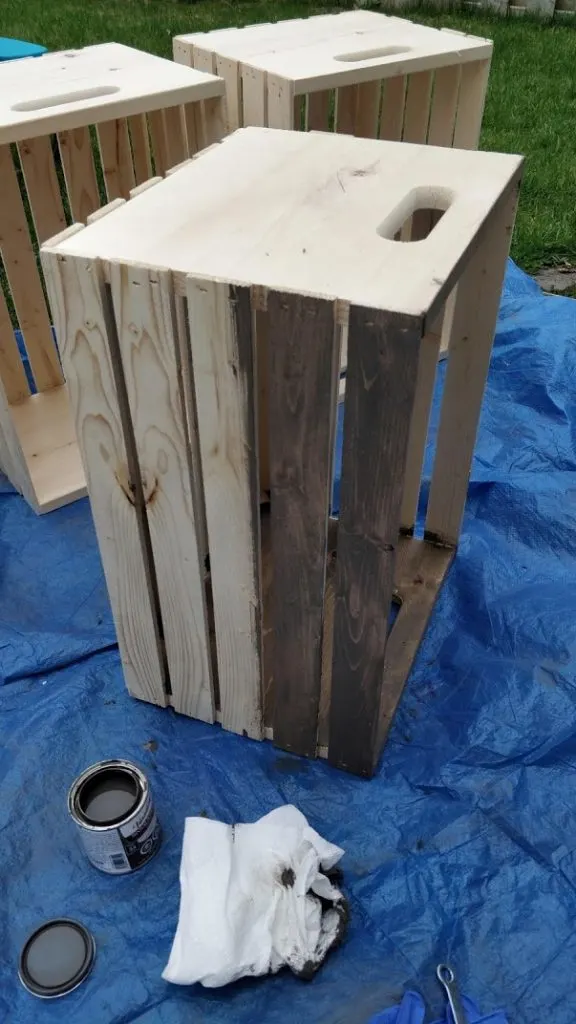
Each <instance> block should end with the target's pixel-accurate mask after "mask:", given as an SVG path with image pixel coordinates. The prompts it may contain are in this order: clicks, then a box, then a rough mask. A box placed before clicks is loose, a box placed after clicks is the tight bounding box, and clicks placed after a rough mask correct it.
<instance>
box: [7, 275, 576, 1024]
mask: <svg viewBox="0 0 576 1024" xmlns="http://www.w3.org/2000/svg"><path fill="white" fill-rule="evenodd" d="M575 382H576V302H575V301H574V300H571V299H563V298H552V297H544V296H542V295H541V293H540V291H539V289H538V288H537V286H536V285H535V284H534V282H533V281H531V280H530V279H529V278H527V277H525V275H523V274H522V273H521V272H520V271H519V270H517V269H516V268H515V267H513V266H510V268H509V272H508V276H507V282H506V291H505V296H504V301H503V304H502V309H501V313H500V321H499V329H498V336H497V340H496V347H495V351H494V356H493V361H492V368H491V373H490V379H489V383H488V388H487V393H486V400H485V404H484V412H483V416H482V423H481V429H480V437H479V442H478V446H477V451H476V456H475V459H474V465H473V470H472V481H471V485H470V493H469V501H468V508H467V513H466V517H465V522H464V532H463V536H462V542H461V545H460V550H459V554H458V557H457V559H456V561H455V563H454V566H453V568H452V570H451V572H450V575H449V578H448V580H447V582H446V585H445V587H444V589H443V591H442V595H441V597H440V600H439V603H438V605H437V607H436V610H435V612H434V615H433V617H432V621H431V623H430V627H429V629H428V631H427V634H426V637H425V640H424V642H423V645H422V648H421V651H420V654H419V656H418V659H417V662H416V666H415V668H414V671H413V672H412V675H411V677H410V680H409V682H408V685H407V687H406V691H405V693H404V697H403V699H402V702H401V704H400V707H399V709H398V713H397V714H396V717H395V720H394V723H393V727H392V730H391V733H390V737H389V740H388V743H387V745H386V748H385V750H384V754H383V757H382V760H381V764H380V767H379V771H378V774H377V775H376V777H375V778H374V779H373V780H372V781H370V782H366V781H364V780H361V779H357V778H353V777H351V776H348V775H346V774H345V773H343V772H338V771H334V770H332V769H331V768H330V767H329V766H328V765H326V764H325V763H323V762H321V761H305V760H301V759H299V758H294V757H290V756H288V755H286V754H283V753H282V752H281V751H279V750H275V749H274V748H273V747H272V746H271V745H270V744H269V743H254V742H251V741H249V740H245V739H242V738H241V737H236V736H233V735H231V734H230V733H225V732H223V731H222V730H221V729H219V728H218V727H210V726H206V725H202V724H201V723H198V722H194V721H192V720H190V719H186V718H183V717H181V716H178V715H176V714H174V713H173V712H172V711H168V710H162V709H159V708H155V707H153V706H151V705H146V704H143V703H140V702H138V701H134V700H132V699H131V698H130V697H129V696H128V694H127V693H126V691H125V688H124V683H123V680H122V673H121V668H120V663H119V658H118V652H117V649H116V647H115V641H114V630H113V625H112V620H111V617H110V611H109V607H108V601H107V597H106V588H105V585H104V580H103V577H102V571H101V566H100V561H99V556H98V550H97V546H96V541H95V538H94V533H93V528H92V523H91V519H90V510H89V506H88V503H87V502H86V501H82V502H78V503H76V504H75V505H71V506H69V507H68V508H63V509H60V510H59V511H57V512H53V513H50V515H48V516H44V517H42V518H37V517H36V516H35V515H34V514H33V513H32V512H31V510H30V509H29V508H28V507H27V506H26V504H25V502H24V501H22V499H20V498H19V497H18V496H16V495H14V493H13V492H12V491H11V489H10V487H9V485H8V484H7V483H4V486H3V488H0V682H1V683H3V685H0V866H1V878H2V896H1V899H0V949H1V950H2V956H0V1020H1V1021H7V1022H8V1021H9V1022H10V1024H38V1021H39V1020H40V1019H41V1021H42V1024H56V1022H58V1024H60V1022H61V1021H62V1020H65V1021H66V1024H128V1022H130V1024H189V1022H190V1021H202V1022H203V1024H255V1022H256V1021H262V1022H265V1024H366V1022H367V1021H369V1020H370V1018H371V1017H373V1016H374V1015H375V1014H377V1013H379V1012H381V1011H382V1010H383V1009H385V1008H386V1007H393V1006H397V1005H398V1003H399V1002H400V1001H401V999H402V996H403V993H404V992H405V991H406V990H407V989H411V990H414V991H418V992H420V993H422V996H423V998H424V1001H425V1004H426V1006H427V1019H429V1020H434V1019H435V1018H437V1017H439V1016H440V1015H441V1014H443V1013H444V1012H445V1001H444V998H443V993H442V991H441V989H440V986H439V985H438V981H437V979H436V976H435V970H436V965H437V964H438V963H439V962H441V961H443V962H446V961H447V962H448V963H450V964H451V965H452V966H453V967H454V970H455V971H456V974H457V976H458V979H459V982H460V984H461V987H462V990H463V991H464V992H469V993H473V995H474V998H475V1000H477V1002H478V1005H479V1006H480V1007H481V1008H482V1012H483V1013H485V1014H489V1013H491V1012H495V1011H496V1010H497V1008H498V1007H505V1008H506V1013H507V1016H508V1018H509V1020H510V1021H511V1022H512V1021H513V1022H514V1024H542V1022H544V1021H554V1024H573V1020H574V961H575V958H576V929H575V927H574V922H575V921H576V671H575V654H576V585H575V581H576V384H575ZM436 416H437V410H436V409H435V417H436ZM428 469H429V459H428ZM109 757H125V758H128V759H130V760H134V761H136V762H138V763H139V764H140V765H141V766H142V767H143V769H144V771H145V772H146V773H147V775H148V777H149V779H150V783H151V786H152V790H153V793H154V798H155V803H156V807H157V810H158V813H159V816H160V818H161V820H162V824H163V826H164V836H165V838H164V842H163V846H162V848H161V850H160V852H159V854H158V856H157V857H156V859H155V860H154V861H152V862H151V863H150V864H149V865H147V866H146V867H144V868H143V869H142V870H141V871H139V872H137V873H135V874H134V875H133V876H128V877H122V878H111V877H110V876H107V875H103V874H101V873H99V872H98V871H96V870H95V869H93V868H91V866H90V864H88V862H87V861H86V858H85V857H84V855H83V853H82V852H81V850H80V848H79V846H78V842H77V838H76V835H75V832H74V828H73V826H72V824H71V822H70V821H69V820H68V816H67V809H66V794H67V790H68V787H69V785H70V783H71V782H72V780H73V779H74V777H75V776H76V775H77V774H78V773H79V772H80V771H81V770H82V769H83V768H85V767H86V766H87V765H89V764H91V763H93V762H94V761H97V760H99V759H101V758H109ZM289 801H292V802H293V803H295V804H296V805H297V806H298V807H300V808H301V809H302V811H303V812H304V813H305V814H306V815H307V817H308V818H309V820H310V822H311V824H312V825H313V826H314V827H315V828H316V829H318V831H319V832H320V833H322V834H323V835H325V836H326V837H327V838H329V839H330V840H332V841H333V842H336V843H339V844H340V845H341V846H343V847H344V849H345V850H346V856H345V858H344V859H343V867H344V872H345V883H346V887H347V893H348V896H349V898H350V902H351V924H350V930H349V933H348V936H347V938H346V941H345V943H344V944H343V946H342V947H341V948H340V949H339V950H337V951H336V952H335V953H334V954H332V955H331V957H330V958H329V960H328V961H327V962H326V964H325V965H324V966H323V967H322V969H321V971H320V972H319V973H318V975H317V976H316V978H315V979H314V980H313V981H312V982H311V983H309V984H306V983H304V982H301V981H299V980H298V979H296V978H293V977H291V976H290V975H288V974H282V975H279V976H278V977H276V978H267V979H263V980H258V981H254V980H250V981H246V982H241V983H239V984H237V985H233V986H231V987H230V988H229V989H227V990H225V991H214V992H210V991H204V990H201V989H186V988H177V987H172V986H170V985H168V984H166V983H165V982H163V981H162V978H161V971H162V968H163V966H164V964H165V963H166V959H167V956H168V951H169V948H170V944H171V941H172V937H173V934H174V930H175V927H176V921H177V915H178V903H179V885H178V870H179V862H180V852H181V843H182V833H183V825H184V818H185V816H186V815H188V814H199V813H201V812H202V811H205V812H206V813H207V814H209V815H211V816H213V817H215V818H219V819H221V820H224V821H227V822H236V821H253V820H255V819H256V818H257V817H258V816H259V815H261V814H264V813H265V812H266V811H269V810H271V809H272V808H273V807H275V806H277V805H279V804H281V803H284V802H289ZM62 916H66V917H72V918H74V919H76V920H79V921H82V922H83V923H84V924H85V925H86V926H87V927H88V928H89V930H90V931H91V932H92V934H93V935H94V936H95V939H96V945H97V955H96V962H95V965H94V970H93V972H92V974H91V975H90V977H89V978H88V979H87V981H86V983H85V984H84V985H82V987H81V988H79V989H78V990H77V991H76V992H73V993H71V994H70V995H69V996H66V997H65V998H64V1000H55V1001H53V1002H45V1003H42V1004H39V1003H38V1002H37V1001H36V1000H35V999H34V998H33V997H32V996H31V995H29V994H28V993H27V992H26V991H25V990H24V989H23V988H22V986H21V985H20V983H19V981H18V977H17V962H18V954H19V951H20V948H21V946H22V945H23V943H24V941H25V939H26V937H27V935H28V934H29V933H30V932H31V931H33V929H34V928H36V927H37V926H38V925H39V924H41V923H42V921H45V920H47V919H48V918H51V917H62Z"/></svg>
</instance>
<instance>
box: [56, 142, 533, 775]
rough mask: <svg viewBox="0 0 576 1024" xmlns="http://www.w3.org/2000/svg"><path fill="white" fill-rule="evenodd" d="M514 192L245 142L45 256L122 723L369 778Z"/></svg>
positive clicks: (370, 153) (454, 456)
mask: <svg viewBox="0 0 576 1024" xmlns="http://www.w3.org/2000/svg"><path fill="white" fill-rule="evenodd" d="M521 167H522V159H521V158H520V157H515V156H504V155H500V154H494V153H478V152H466V151H457V150H443V149H435V148H432V147H426V146H422V147H413V148H410V149H409V148H407V147H405V146H403V145H401V144H398V143H390V142H382V141H378V140H373V139H356V138H352V137H350V136H345V135H339V134H328V133H318V134H315V133H297V132H286V131H279V130H266V129H261V128H246V129H240V130H239V131H237V132H235V133H233V134H232V135H230V136H227V137H226V138H225V139H224V140H223V142H221V143H220V144H218V145H216V146H214V147H212V148H211V149H209V150H206V151H205V152H203V153H201V154H200V155H199V157H198V158H197V159H195V160H193V161H191V162H189V163H187V164H185V165H184V166H182V167H181V168H178V169H176V170H175V171H174V172H173V173H172V174H171V175H170V176H169V177H168V178H167V179H165V180H163V181H160V182H158V183H157V184H155V185H153V186H152V187H150V188H149V189H147V190H146V191H144V192H142V193H141V194H140V195H139V196H137V197H135V198H134V199H131V200H130V201H129V202H127V203H124V204H122V205H121V206H118V207H117V208H115V209H111V211H110V212H109V213H107V214H105V215H104V216H102V217H101V218H100V219H99V220H98V221H97V222H96V223H94V224H92V225H89V226H88V227H86V228H81V227H76V228H71V229H69V233H68V234H66V235H64V236H62V237H61V238H60V239H58V238H57V239H55V240H53V241H52V242H50V244H49V245H48V246H46V247H45V248H44V250H43V261H44V267H45V270H46V278H47V282H48V288H49V293H50V296H51V300H52V306H53V309H54V315H55V323H56V328H57V334H58V338H59V340H60V346H61V351H62V357H63V362H64V368H65V370H66V374H67V378H68V382H69V389H70V395H71V401H72V405H73V410H74V417H75V421H76V422H77V424H78V426H79V439H80V443H81V445H82V452H83V458H84V461H85V464H86V468H87V475H88V489H89V494H90V499H91V503H92V509H93V514H94V521H95V524H96V530H97V533H98V537H99V541H100V548H101V552H102V560H103V564H104V568H105V572H106V575H107V580H108V586H109V590H110V596H111V601H112V607H113V609H114V614H115V619H116V626H117V629H118V635H119V642H120V649H121V651H122V657H123V662H124V669H125V675H126V681H127V684H128V688H129V689H130V691H131V693H133V694H134V696H137V697H141V698H143V699H145V700H150V701H153V702H155V703H157V704H160V705H171V706H172V707H174V708H175V709H176V710H177V711H180V712H183V713H185V714H188V715H192V716H194V717H196V718H200V719H202V720H203V721H208V722H213V721H219V722H220V723H221V724H222V726H223V727H224V728H225V729H228V730H230V731H233V732H236V733H239V734H245V735H247V736H249V737H251V738H253V739H262V738H266V737H268V738H271V739H273V741H274V743H275V744H276V745H277V746H279V747H281V748H283V749H285V750H288V751H291V752H292V753H295V754H301V755H307V756H312V757H313V756H315V755H316V754H319V755H322V756H328V758H329V760H330V761H331V762H332V763H333V764H334V765H337V766H339V767H342V768H346V769H348V770H350V771H352V772H355V773H357V774H360V775H364V776H370V775H371V774H372V773H373V771H374V769H375V766H376V763H377V760H378V756H379V752H380V750H381V748H382V744H383V742H384V739H385V736H386V733H387V730H388V728H389V726H390V723H391V720H392V717H393V714H394V711H395V708H396V706H397V704H398V701H399V699H400V696H401V693H402V688H403V686H404V683H405V681H406V678H407V676H408V673H409V671H410V668H411V666H412V663H413V660H414V658H415V656H416V652H417V649H418V645H419V643H420V640H421V638H422V636H423V634H424V631H425V629H426V624H427V622H428V619H429V617H430V615H431V614H432V610H433V607H434V602H435V600H436V597H437V595H438V593H439V590H440V587H441V585H442V582H443V580H444V577H445V575H446V573H447V571H448V569H449V567H450V564H451V562H452V559H453V557H454V555H455V551H456V548H457V545H458V538H459V535H460V529H461V523H462V517H463V513H464V507H465V502H466V495H467V486H468V479H469V474H470V467H471V460H472V454H473V450H474V444H475V437H476V431H477V426H478V421H479V416H480V408H481V403H482V396H483V391H484V386H485V381H486V376H487V372H488V365H489V361H490V353H491V347H492V341H493V335H494V330H495V324H496V316H497V311H498V304H499V298H500V292H501V285H502V281H503V276H504V272H505V264H506V259H507V255H508V250H509V245H510V237H511V232H512V228H513V223H514V216H515V210H516V200H517V190H518V185H519V179H520V174H521ZM230 168H234V174H233V175H231V173H230ZM429 208H433V209H434V210H435V211H436V212H437V213H438V215H439V216H438V218H437V220H436V221H435V223H434V224H433V225H432V226H431V227H430V231H429V233H428V235H427V236H426V237H425V238H424V239H420V240H418V241H414V242H402V241H400V237H401V232H402V227H403V225H404V224H405V223H406V221H407V220H408V219H409V218H410V217H411V216H413V215H415V214H417V213H418V212H419V211H420V210H421V209H429ZM346 332H347V336H348V380H347V388H346V393H345V396H344V402H343V424H342V423H340V425H338V424H337V408H338V393H339V382H338V367H339V362H340V353H341V347H342V343H343V338H344V336H345V333H346ZM443 333H445V334H446V335H447V336H448V339H449V342H450V350H449V356H448V363H447V371H446V377H445V385H444V389H443V395H442V400H441V413H440V422H439V427H438V432H437V436H436V437H435V439H434V446H435V456H434V465H433V470H432V476H431V482H430V487H429V493H428V488H426V491H425V493H427V494H428V499H427V511H426V519H425V523H424V524H422V523H419V522H418V521H417V510H418V505H419V497H420V493H421V489H422V488H421V483H422V473H423V463H424V453H425V449H426V442H427V436H428V428H429V419H430V410H431V405H432V398H433V394H434V388H435V378H436V371H437V357H438V349H439V346H440V340H441V336H442V334H443ZM341 430H343V434H342V435H341V437H342V442H341V447H342V459H341V467H339V468H338V470H337V473H336V477H337V479H338V481H339V498H338V501H336V500H335V497H334V494H333V489H332V481H333V478H334V461H335V445H336V438H337V436H340V431H341ZM336 504H337V505H338V508H339V514H338V517H337V518H336V516H335V515H334V511H335V506H336ZM393 610H396V612H397V614H396V615H395V617H394V615H392V612H393ZM392 619H394V621H393V623H392Z"/></svg>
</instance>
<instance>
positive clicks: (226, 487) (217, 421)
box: [187, 278, 262, 739]
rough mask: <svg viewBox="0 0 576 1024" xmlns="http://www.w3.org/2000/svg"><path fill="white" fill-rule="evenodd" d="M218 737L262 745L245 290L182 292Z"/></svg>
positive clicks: (202, 285) (193, 288)
mask: <svg viewBox="0 0 576 1024" xmlns="http://www.w3.org/2000/svg"><path fill="white" fill-rule="evenodd" d="M187 298H188V317H189V324H190V343H191V347H192V360H193V366H194V384H195V390H196V408H197V411H198V429H199V436H200V450H201V454H202V470H203V477H204V493H205V500H206V519H207V526H208V540H209V545H210V574H211V581H212V594H213V600H214V620H215V627H216V646H217V656H218V682H219V689H220V704H221V720H222V725H223V726H224V728H225V729H229V730H231V731H232V732H238V733H246V734H247V735H248V736H251V737H252V738H253V739H260V738H261V736H262V702H261V636H260V633H261V607H260V579H259V575H260V566H259V558H260V524H259V503H258V498H259V482H258V460H257V454H256V444H257V442H256V424H255V421H254V419H255V395H254V356H253V350H252V311H251V308H250V293H249V290H248V289H243V288H238V289H235V288H230V287H229V286H228V285H225V284H219V283H214V282H209V281H196V280H194V279H192V278H189V279H188V282H187Z"/></svg>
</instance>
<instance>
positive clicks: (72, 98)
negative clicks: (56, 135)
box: [10, 85, 120, 112]
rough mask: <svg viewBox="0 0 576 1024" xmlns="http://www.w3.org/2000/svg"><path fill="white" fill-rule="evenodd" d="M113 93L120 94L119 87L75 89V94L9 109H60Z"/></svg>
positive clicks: (41, 97)
mask: <svg viewBox="0 0 576 1024" xmlns="http://www.w3.org/2000/svg"><path fill="white" fill-rule="evenodd" d="M115 92H120V86H119V85H95V86H94V87H93V88H92V89H77V90H76V92H63V93H60V94H59V95H57V96H39V97H38V99H36V100H24V101H23V102H22V103H15V104H14V106H13V107H11V108H10V109H11V110H17V111H21V112H25V111H29V110H45V109H47V108H48V107H62V106H64V104H65V103H78V102H80V101H81V100H93V99H96V98H97V97H98V96H112V95H113V93H115Z"/></svg>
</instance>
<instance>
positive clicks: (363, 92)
mask: <svg viewBox="0 0 576 1024" xmlns="http://www.w3.org/2000/svg"><path fill="white" fill-rule="evenodd" d="M381 93H382V83H381V82H362V83H361V84H360V85H359V86H358V101H357V106H356V122H355V124H354V135H357V136H358V137H359V138H363V139H375V138H377V136H378V114H379V112H380V96H381Z"/></svg>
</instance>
